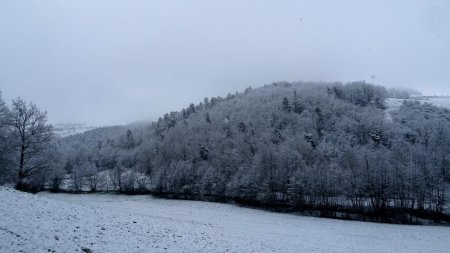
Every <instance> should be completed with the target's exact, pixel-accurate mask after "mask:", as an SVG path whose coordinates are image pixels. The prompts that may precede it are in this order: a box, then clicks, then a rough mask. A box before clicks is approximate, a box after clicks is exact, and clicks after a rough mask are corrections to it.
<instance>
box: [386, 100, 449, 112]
mask: <svg viewBox="0 0 450 253" xmlns="http://www.w3.org/2000/svg"><path fill="white" fill-rule="evenodd" d="M404 100H409V101H420V102H421V103H430V104H433V105H436V106H441V107H445V108H448V109H450V97H413V98H410V99H400V98H388V99H387V105H388V110H390V111H392V110H396V109H398V108H399V107H400V106H401V105H402V103H403V101H404Z"/></svg>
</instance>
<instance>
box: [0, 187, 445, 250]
mask: <svg viewBox="0 0 450 253" xmlns="http://www.w3.org/2000/svg"><path fill="white" fill-rule="evenodd" d="M0 200H1V201H0V252H82V249H84V250H85V251H86V252H88V250H87V249H90V250H91V251H92V252H449V249H450V228H449V227H441V226H407V225H389V224H377V223H365V222H357V221H342V220H333V219H324V218H313V217H303V216H297V215H291V214H279V213H271V212H266V211H261V210H254V209H249V208H241V207H237V206H233V205H228V204H218V203H205V202H195V201H180V200H163V199H155V198H152V197H150V196H120V195H110V194H79V195H69V194H50V193H41V194H38V195H32V194H27V193H21V192H17V191H14V190H11V189H7V188H4V187H3V188H2V187H0Z"/></svg>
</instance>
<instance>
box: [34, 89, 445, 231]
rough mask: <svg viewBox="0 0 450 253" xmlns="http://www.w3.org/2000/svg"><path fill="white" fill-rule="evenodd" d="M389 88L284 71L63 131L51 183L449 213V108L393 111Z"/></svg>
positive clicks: (306, 206) (380, 213)
mask: <svg viewBox="0 0 450 253" xmlns="http://www.w3.org/2000/svg"><path fill="white" fill-rule="evenodd" d="M388 96H389V92H388V91H387V90H386V89H385V88H384V87H381V86H375V85H371V84H367V83H365V82H354V83H349V84H345V85H344V84H340V83H287V82H279V83H274V84H272V85H266V86H264V87H261V88H258V89H252V88H248V89H246V90H245V91H244V92H242V93H236V94H229V95H228V96H226V97H224V98H222V97H215V98H211V99H205V100H204V101H203V102H202V103H199V104H197V105H194V104H191V105H190V106H188V107H187V108H185V109H183V110H181V111H179V112H171V113H168V114H165V115H164V116H163V117H161V118H160V119H159V120H158V121H157V122H154V123H152V124H151V125H134V126H126V127H113V128H102V129H95V130H91V131H88V132H86V133H83V134H78V135H74V136H71V137H68V138H64V139H56V140H54V141H53V142H52V143H53V144H52V145H53V146H54V147H56V148H55V152H53V153H55V154H58V155H57V157H58V158H59V159H57V160H56V162H54V163H53V165H52V166H50V167H48V168H49V171H52V173H47V177H45V180H41V181H40V182H41V184H40V188H51V189H54V190H65V191H105V190H110V191H111V190H113V191H121V192H128V193H139V192H152V193H153V194H157V195H160V196H166V197H174V198H189V199H198V200H218V201H228V200H234V201H236V202H239V203H243V204H247V205H258V206H264V207H270V208H278V209H280V208H281V209H283V210H289V211H302V210H316V211H317V212H319V213H321V214H322V215H326V216H339V215H340V216H344V217H348V218H361V217H369V216H374V217H382V218H383V219H385V220H386V219H388V220H390V221H395V222H413V221H414V220H415V218H417V217H428V218H430V217H433V218H436V217H437V219H441V218H443V219H444V218H445V217H448V216H445V208H446V207H448V203H447V201H448V186H449V183H450V155H449V153H450V112H449V110H447V109H443V108H438V107H435V106H432V105H430V104H420V103H418V102H414V103H413V102H405V103H404V105H403V106H401V107H400V109H399V110H397V111H394V112H392V117H386V111H385V108H386V105H385V99H386V98H387V97H388ZM391 118H392V119H391ZM373 219H378V218H373Z"/></svg>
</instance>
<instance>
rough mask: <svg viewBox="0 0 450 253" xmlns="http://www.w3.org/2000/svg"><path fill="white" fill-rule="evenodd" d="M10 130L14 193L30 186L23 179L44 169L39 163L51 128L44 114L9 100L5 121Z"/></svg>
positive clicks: (47, 145) (19, 102) (22, 103)
mask: <svg viewBox="0 0 450 253" xmlns="http://www.w3.org/2000/svg"><path fill="white" fill-rule="evenodd" d="M7 125H8V126H9V127H10V128H11V133H12V136H11V137H12V141H13V145H12V146H13V148H14V150H15V151H16V152H18V155H19V159H18V162H17V161H16V162H14V161H13V164H14V165H15V167H17V169H18V171H17V175H18V181H17V185H16V187H17V189H21V190H26V189H28V188H29V187H30V186H29V184H28V181H27V179H28V178H29V177H30V176H32V175H34V174H35V173H36V172H38V171H39V170H42V169H44V168H45V167H46V165H47V163H46V159H43V158H44V156H45V154H46V152H47V151H48V148H49V144H50V141H51V138H52V133H53V132H52V127H51V125H48V124H47V112H42V111H40V110H39V108H38V107H37V106H36V105H35V104H33V103H29V104H28V105H27V103H26V102H25V101H24V100H23V99H21V98H20V97H19V98H17V99H15V100H13V103H12V108H11V112H10V116H9V120H8V121H7Z"/></svg>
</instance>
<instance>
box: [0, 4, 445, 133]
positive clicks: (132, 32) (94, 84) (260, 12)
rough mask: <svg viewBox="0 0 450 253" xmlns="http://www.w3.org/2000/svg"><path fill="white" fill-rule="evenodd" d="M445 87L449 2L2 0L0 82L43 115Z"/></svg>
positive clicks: (68, 118) (115, 120)
mask: <svg viewBox="0 0 450 253" xmlns="http://www.w3.org/2000/svg"><path fill="white" fill-rule="evenodd" d="M280 80H287V81H296V80H299V81H342V82H346V81H352V80H367V81H370V82H373V83H375V84H381V85H386V86H403V87H410V88H416V89H419V90H421V91H423V92H424V93H425V94H445V95H446V94H450V1H447V0H442V1H439V0H436V1H410V0H408V1H391V0H389V1H334V0H333V1H299V0H295V1H274V0H272V1H262V0H257V1H243V0H241V1H230V0H224V1H209V0H205V1H192V0H190V1H182V0H180V1H167V0H161V1H149V0H126V1H124V0H76V1H68V0H67V1H56V0H55V1H49V0H42V1H37V0H36V1H25V0H24V1H17V0H0V90H1V91H2V93H3V98H4V99H5V100H6V101H7V102H10V101H11V100H12V99H13V98H15V97H17V96H21V97H22V98H24V99H26V100H31V101H33V102H35V103H36V104H38V106H39V107H40V108H42V109H44V110H47V111H48V113H49V120H50V122H51V123H60V122H81V123H87V124H91V125H110V124H125V123H129V122H132V121H137V120H146V119H155V118H157V117H158V116H160V115H162V114H163V113H165V112H168V111H171V110H179V109H181V108H183V107H185V106H187V105H188V104H189V103H191V102H195V103H197V102H200V101H202V100H203V98H204V97H211V96H219V95H220V96H223V95H226V94H227V93H228V92H235V91H242V90H243V89H245V87H248V86H252V87H254V88H256V87H259V86H261V85H263V84H265V83H271V82H273V81H280Z"/></svg>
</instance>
